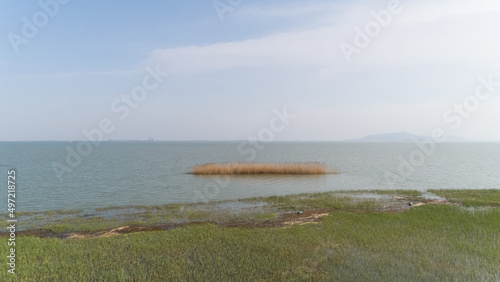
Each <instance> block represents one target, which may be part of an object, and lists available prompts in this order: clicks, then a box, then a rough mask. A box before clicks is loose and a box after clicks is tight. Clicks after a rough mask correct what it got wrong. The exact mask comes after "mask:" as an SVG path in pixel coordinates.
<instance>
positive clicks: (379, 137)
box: [345, 132, 474, 142]
mask: <svg viewBox="0 0 500 282" xmlns="http://www.w3.org/2000/svg"><path fill="white" fill-rule="evenodd" d="M425 140H431V137H429V136H418V135H414V134H411V133H408V132H394V133H384V134H376V135H368V136H365V137H363V138H358V139H350V140H345V142H418V141H425ZM446 142H474V141H473V140H469V139H466V138H463V137H457V136H448V139H447V141H446Z"/></svg>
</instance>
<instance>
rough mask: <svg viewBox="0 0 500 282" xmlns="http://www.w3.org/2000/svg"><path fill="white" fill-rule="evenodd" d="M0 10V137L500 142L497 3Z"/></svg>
mask: <svg viewBox="0 0 500 282" xmlns="http://www.w3.org/2000/svg"><path fill="white" fill-rule="evenodd" d="M66 2H67V3H66ZM373 2H376V3H373ZM40 3H42V4H40ZM43 3H45V4H43ZM398 3H399V4H398ZM0 19H1V21H2V24H1V25H0V34H1V35H2V40H1V41H0V86H1V89H0V98H1V102H0V140H3V141H8V140H83V139H85V138H86V137H85V135H84V134H83V132H84V131H85V130H86V131H90V132H92V130H95V129H97V128H99V126H102V127H103V128H104V129H106V130H105V132H103V131H101V132H102V135H103V138H104V139H147V138H149V137H153V138H155V139H157V140H242V139H247V138H248V137H249V136H257V135H258V133H259V132H262V130H265V129H266V128H270V123H272V121H274V123H275V124H274V125H276V124H277V125H279V126H280V127H279V128H280V130H279V132H278V131H277V130H274V129H273V128H276V126H274V127H273V126H271V129H272V130H274V131H275V132H274V133H273V134H274V137H275V140H342V139H349V138H357V137H362V136H364V135H369V134H378V133H385V132H399V131H408V132H411V133H414V134H418V135H431V133H432V131H433V130H434V129H435V128H442V129H444V130H445V131H446V132H447V134H449V135H455V136H463V137H467V138H471V139H477V140H500V130H499V122H500V111H499V109H500V51H499V50H500V29H499V26H500V2H499V1H495V0H453V1H436V0H431V1H425V0H424V1H415V0H413V1H405V0H401V1H399V2H397V1H396V2H395V1H316V0H307V1H304V0H301V1H298V0H286V1H285V0H281V1H277V0H265V1H264V0H262V1H255V0H253V1H249V0H220V1H212V0H203V1H199V0H190V1H180V0H179V1H130V0H120V1H118V0H113V1H77V0H72V1H68V0H64V1H63V0H59V2H56V0H41V1H40V2H39V1H34V0H32V1H19V0H5V1H2V2H1V4H0ZM148 70H149V71H148ZM153 70H159V72H161V73H166V72H168V73H169V75H168V77H167V76H162V75H161V74H156V79H155V77H154V76H151V74H150V73H151V72H153ZM480 77H482V78H483V79H480ZM488 80H489V82H484V81H488ZM481 81H483V82H481ZM146 88H147V89H146ZM144 90H145V91H146V92H145V94H144V92H141V91H144ZM132 93H133V94H134V95H135V96H133V95H131V94H132ZM475 94H476V95H475ZM474 95H475V96H474ZM127 97H128V98H127ZM127 99H128V100H127ZM464 104H465V105H464ZM285 107H286V111H287V112H288V113H289V114H291V115H295V118H293V119H290V120H287V121H288V122H289V124H287V125H286V126H284V127H281V124H280V123H279V122H281V120H278V123H276V119H275V118H273V117H274V116H275V115H276V113H275V112H276V110H278V111H283V109H284V108H285ZM94 132H95V131H94Z"/></svg>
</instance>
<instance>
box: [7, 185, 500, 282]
mask: <svg viewBox="0 0 500 282" xmlns="http://www.w3.org/2000/svg"><path fill="white" fill-rule="evenodd" d="M410 203H411V205H410ZM131 209H135V213H133V214H126V216H123V214H122V213H126V211H130V210H131ZM102 210H103V211H104V212H111V213H113V214H116V215H119V216H118V217H117V218H111V219H110V218H105V217H92V216H89V217H82V216H80V215H79V214H77V213H76V211H74V213H68V212H66V213H61V214H59V212H55V211H54V212H50V213H48V212H43V213H38V214H34V215H30V216H31V217H29V216H28V215H26V216H28V217H27V218H26V219H25V220H28V218H29V219H30V220H42V219H43V218H44V217H54V219H55V221H54V222H53V223H50V224H45V225H43V226H41V227H40V228H38V229H36V230H34V229H33V230H27V231H20V232H19V233H18V236H17V237H16V248H17V249H18V250H19V252H18V253H17V252H16V259H19V261H20V262H21V261H22V268H19V270H18V271H16V277H15V279H20V280H23V281H33V280H56V281H70V280H85V281H87V280H105V281H110V280H111V281H113V280H134V281H151V280H154V281H156V280H165V279H166V280H181V281H193V280H194V281H198V280H221V279H222V280H248V278H250V279H252V280H263V281H269V280H272V281H275V280H280V281H282V280H287V281H288V280H320V281H324V280H341V281H346V280H347V281H401V280H406V281H408V280H417V281H498V280H500V270H499V269H498V265H500V190H498V189H491V190H429V191H426V192H421V191H406V190H390V191H379V190H375V191H370V190H365V191H335V192H324V193H305V194H297V195H288V196H271V197H258V198H248V199H240V200H236V201H220V202H210V203H195V204H169V205H163V206H135V207H109V208H106V209H102ZM36 217H39V218H36ZM22 221H23V220H21V219H20V220H19V222H20V223H21V222H22ZM146 231H147V232H146ZM37 232H40V233H38V234H37ZM43 232H45V234H44V233H43ZM0 236H1V237H3V238H4V240H5V239H7V237H6V234H5V233H0ZM61 238H63V239H61ZM8 248H9V247H8V246H7V244H2V245H1V246H0V250H1V251H2V252H3V253H7V251H8ZM11 279H14V278H13V277H11V276H9V275H8V274H7V273H6V271H5V272H4V273H0V280H1V281H10V280H11Z"/></svg>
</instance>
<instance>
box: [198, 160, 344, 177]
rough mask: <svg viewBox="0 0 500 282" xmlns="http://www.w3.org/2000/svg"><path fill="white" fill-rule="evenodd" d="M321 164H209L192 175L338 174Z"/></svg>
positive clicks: (199, 166) (202, 166) (200, 167)
mask: <svg viewBox="0 0 500 282" xmlns="http://www.w3.org/2000/svg"><path fill="white" fill-rule="evenodd" d="M338 173H340V171H338V170H336V169H334V170H332V169H328V167H327V166H326V165H325V164H323V163H319V162H289V163H223V164H217V163H207V164H202V165H196V166H195V167H194V168H193V170H192V171H191V172H190V174H194V175H287V174H291V175H317V174H338Z"/></svg>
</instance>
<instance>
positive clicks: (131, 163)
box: [0, 142, 500, 211]
mask: <svg viewBox="0 0 500 282" xmlns="http://www.w3.org/2000/svg"><path fill="white" fill-rule="evenodd" d="M240 144H241V142H103V143H101V144H100V145H99V146H97V147H94V148H93V150H92V151H91V152H90V154H89V155H88V156H83V157H81V163H80V164H79V165H77V166H76V167H74V168H71V170H72V171H71V172H69V171H66V172H64V174H63V175H62V181H60V179H58V177H57V175H56V173H55V171H54V168H53V164H54V163H59V164H64V165H66V158H67V156H68V148H74V149H75V148H76V146H77V145H78V142H1V143H0V171H2V174H3V175H4V176H3V177H4V179H5V182H4V183H6V181H7V170H8V169H10V168H15V169H16V171H17V197H16V201H17V211H44V210H70V209H84V210H88V209H94V208H99V207H109V206H123V205H160V204H167V203H182V202H197V201H217V200H227V199H238V198H246V197H256V196H270V195H285V194H295V193H303V192H322V191H336V190H373V189H391V188H392V189H417V190H427V189H489V188H500V144H499V143H447V144H437V145H436V148H435V150H434V152H432V153H431V154H429V155H427V154H424V153H423V152H422V150H421V149H419V147H418V146H417V145H416V144H413V143H339V142H328V143H316V142H300V143H299V142H286V143H271V144H265V145H263V146H264V148H259V149H261V150H255V152H256V154H255V159H254V160H253V161H256V162H310V161H313V162H323V163H325V164H326V165H327V166H329V167H331V168H337V169H339V170H340V171H341V172H342V173H341V174H335V175H334V174H332V175H319V176H318V175H315V176H231V177H207V176H194V175H190V174H187V172H189V171H190V169H191V168H192V167H193V166H195V165H197V164H203V163H208V162H235V161H246V160H247V159H248V158H249V157H252V156H251V154H250V153H249V152H250V151H244V154H241V153H240V152H239V151H238V146H239V145H240ZM249 148H251V147H250V146H249V145H246V146H245V147H244V148H243V149H246V150H248V149H249ZM422 157H424V158H422ZM402 159H406V160H407V161H408V163H406V164H404V163H405V161H402ZM409 159H411V160H409ZM73 161H74V160H73ZM411 163H413V164H411ZM68 167H69V166H68ZM398 169H402V170H401V171H400V172H398ZM387 175H391V177H389V178H388V177H387ZM6 190H7V189H6V187H5V191H6Z"/></svg>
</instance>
